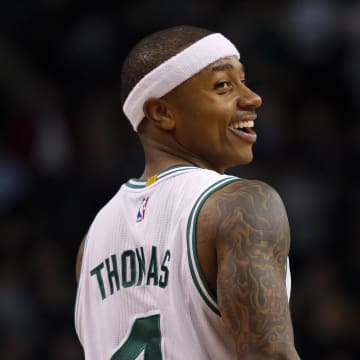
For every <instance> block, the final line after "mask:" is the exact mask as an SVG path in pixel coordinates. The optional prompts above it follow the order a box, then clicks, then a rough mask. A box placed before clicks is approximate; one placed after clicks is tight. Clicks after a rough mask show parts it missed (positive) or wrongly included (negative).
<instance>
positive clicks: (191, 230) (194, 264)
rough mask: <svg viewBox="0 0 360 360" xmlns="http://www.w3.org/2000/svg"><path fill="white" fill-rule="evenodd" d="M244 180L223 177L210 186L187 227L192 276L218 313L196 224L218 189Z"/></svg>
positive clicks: (198, 203) (209, 304)
mask: <svg viewBox="0 0 360 360" xmlns="http://www.w3.org/2000/svg"><path fill="white" fill-rule="evenodd" d="M239 180H242V179H240V178H237V177H233V176H231V177H230V176H229V177H227V178H225V179H221V180H219V181H217V182H215V183H214V184H212V185H211V186H210V187H208V188H207V189H206V190H205V191H203V192H202V194H201V195H200V196H199V197H198V198H197V200H196V201H195V204H194V206H193V207H192V209H191V212H190V215H189V219H188V223H187V228H186V239H187V254H188V262H189V267H190V273H191V277H192V279H193V281H194V284H195V287H196V289H197V290H198V292H199V294H200V296H201V297H202V299H203V300H204V301H205V303H206V304H207V305H208V306H209V307H210V309H211V310H212V311H213V312H215V313H216V314H217V315H219V316H221V315H220V311H219V307H218V304H217V297H216V294H214V293H213V292H212V291H211V289H210V288H209V286H208V284H207V282H206V280H205V276H204V274H203V272H202V270H201V267H200V262H199V258H198V253H197V242H196V237H197V234H196V225H197V221H198V217H199V213H200V210H201V209H202V207H203V205H204V203H205V202H206V200H207V199H208V198H209V197H210V196H211V195H212V194H213V193H214V192H216V191H218V190H220V189H221V188H223V187H224V186H226V185H229V184H231V183H233V182H235V181H239Z"/></svg>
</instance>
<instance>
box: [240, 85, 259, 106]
mask: <svg viewBox="0 0 360 360" xmlns="http://www.w3.org/2000/svg"><path fill="white" fill-rule="evenodd" d="M261 104H262V99H261V97H260V96H259V95H258V94H257V93H255V92H254V91H252V90H251V89H249V88H248V87H245V91H242V92H241V94H239V98H238V106H239V108H241V109H257V108H259V107H260V106H261Z"/></svg>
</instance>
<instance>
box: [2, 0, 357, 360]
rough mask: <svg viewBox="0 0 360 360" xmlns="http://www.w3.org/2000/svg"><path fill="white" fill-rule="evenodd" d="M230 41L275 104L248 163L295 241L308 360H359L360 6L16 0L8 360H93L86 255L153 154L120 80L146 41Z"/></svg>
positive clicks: (7, 43) (8, 187)
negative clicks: (88, 349)
mask: <svg viewBox="0 0 360 360" xmlns="http://www.w3.org/2000/svg"><path fill="white" fill-rule="evenodd" d="M178 24H190V25H196V26H201V27H205V28H209V29H211V30H214V31H219V32H222V33H224V34H225V35H226V36H227V37H229V38H230V39H232V41H233V42H234V43H235V44H236V45H237V46H238V48H239V50H240V53H241V58H242V62H243V63H244V64H245V67H246V74H247V83H248V84H249V86H251V87H252V88H254V89H255V90H256V91H257V92H258V93H259V94H260V95H261V96H262V99H263V106H262V108H261V109H260V110H259V112H258V120H257V121H256V131H257V132H258V136H259V137H258V142H257V144H256V145H255V147H254V153H255V158H254V161H253V163H252V164H251V165H249V166H245V167H238V168H234V169H231V170H230V171H229V173H232V174H236V175H238V176H240V177H246V178H257V179H261V180H264V181H266V182H268V183H270V184H271V185H272V186H273V187H275V188H276V189H277V190H278V191H279V192H280V194H281V196H282V197H283V200H284V203H285V206H286V207H287V210H288V214H289V220H290V225H291V231H292V249H291V256H290V260H291V269H292V277H293V292H292V299H291V309H292V314H293V322H294V328H295V340H296V345H297V348H298V351H299V354H300V356H301V357H302V359H322V360H352V359H360V345H359V344H360V326H359V324H360V308H359V301H360V296H359V295H360V293H359V286H358V283H359V280H358V278H359V276H360V259H359V255H360V221H359V216H360V211H359V208H360V206H359V203H360V187H359V185H360V181H359V180H360V176H359V175H360V160H359V159H360V157H359V155H360V122H359V114H360V111H359V110H360V103H359V101H358V99H359V97H360V2H359V1H356V0H352V1H351V0H338V1H336V0H332V1H331V0H288V1H280V0H274V1H266V0H253V1H250V2H240V1H235V0H222V1H220V0H212V1H211V0H172V1H168V0H154V1H144V0H138V1H132V2H130V1H123V2H120V1H118V2H110V1H105V0H104V1H103V2H101V3H100V2H85V1H70V0H32V1H28V0H13V1H10V0H5V1H2V2H1V4H0V116H1V117H0V359H2V360H10V359H11V360H22V359H26V360H33V359H34V360H35V359H54V360H57V359H68V360H75V359H82V358H83V355H82V350H81V347H80V344H79V342H78V340H77V338H76V334H75V331H74V325H73V311H74V301H75V293H76V281H75V259H76V253H77V249H78V246H79V244H80V242H81V240H82V238H83V237H84V235H85V233H86V231H87V228H88V226H89V225H90V223H91V221H92V219H93V217H94V216H95V214H96V212H97V211H98V210H99V209H100V208H101V207H102V206H103V205H104V204H105V202H106V201H107V200H108V199H109V198H110V197H111V196H112V195H113V194H114V193H115V192H116V191H117V189H118V188H119V186H120V185H121V183H122V182H124V181H125V180H127V179H128V178H130V177H138V176H140V175H141V171H142V164H143V157H142V150H141V147H140V145H139V142H138V140H137V138H136V135H135V134H134V133H133V131H132V130H131V127H130V125H129V124H128V121H127V120H126V119H125V117H124V115H123V114H122V111H121V104H120V100H119V99H120V72H121V63H122V61H123V59H124V57H125V56H126V54H127V52H128V51H129V49H130V48H131V46H132V45H134V43H135V42H137V41H138V40H139V39H140V38H142V37H143V36H144V35H146V34H148V33H150V32H153V31H156V30H158V29H163V28H166V27H169V26H173V25H178Z"/></svg>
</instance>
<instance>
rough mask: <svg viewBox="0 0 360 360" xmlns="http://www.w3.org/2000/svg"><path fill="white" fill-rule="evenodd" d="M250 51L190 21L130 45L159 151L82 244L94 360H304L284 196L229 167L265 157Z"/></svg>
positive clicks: (133, 79)
mask: <svg viewBox="0 0 360 360" xmlns="http://www.w3.org/2000/svg"><path fill="white" fill-rule="evenodd" d="M239 59H240V55H239V53H238V51H237V49H236V48H235V46H234V45H233V44H232V43H231V42H230V41H229V40H228V39H226V38H225V37H224V36H222V35H221V34H218V33H210V32H209V31H207V30H204V29H199V28H194V27H189V26H180V27H175V28H171V29H167V30H164V31H161V32H158V33H155V34H152V35H150V36H148V37H146V38H145V39H144V40H142V41H141V42H140V43H139V44H138V45H136V46H135V47H134V48H133V50H132V51H131V52H130V54H129V55H128V57H127V59H126V61H125V63H124V66H123V72H122V91H123V100H124V105H123V109H124V112H125V114H126V116H127V117H128V119H129V121H130V122H131V124H132V126H133V128H134V130H135V131H136V132H137V133H138V135H139V137H140V140H141V143H142V145H143V148H144V152H145V160H146V161H145V167H144V172H143V174H142V176H141V177H140V178H138V179H131V180H129V181H128V182H127V183H126V184H123V185H122V186H121V188H120V190H119V191H118V193H117V194H116V195H115V196H114V197H113V198H112V199H111V200H110V201H109V203H108V204H107V205H106V206H105V207H104V208H103V209H102V210H101V211H100V212H99V213H98V215H97V216H96V218H95V220H94V221H93V223H92V225H91V227H90V229H89V232H88V234H87V236H86V239H85V241H84V245H83V246H82V247H81V248H80V251H79V255H78V264H77V273H78V278H79V287H78V295H77V303H76V313H75V322H76V329H77V333H78V336H79V338H80V341H81V344H82V346H83V348H84V352H85V357H86V359H87V360H109V359H111V360H120V359H121V360H135V359H146V360H159V359H167V360H205V359H214V360H228V359H243V360H245V359H246V360H247V359H251V360H262V359H291V360H295V359H299V356H298V355H297V353H296V350H295V347H294V340H293V329H292V324H291V318H290V312H289V305H288V296H289V292H290V274H289V271H288V266H287V256H288V252H289V246H290V238H289V226H288V220H287V215H286V212H285V209H284V206H283V203H282V201H281V199H280V197H279V195H278V194H277V193H276V192H275V191H274V190H273V189H272V188H271V187H270V186H268V185H267V184H265V183H263V182H261V181H253V180H244V179H239V178H237V177H234V176H228V175H224V171H225V170H226V169H227V168H229V167H232V166H235V165H239V164H247V163H249V162H250V161H251V160H252V157H253V154H252V147H253V144H254V143H255V141H256V133H255V131H254V130H253V127H254V125H255V120H256V112H255V111H256V109H257V108H258V107H259V106H260V105H261V98H260V97H259V96H258V95H257V94H256V93H254V92H253V91H252V90H251V89H249V88H248V87H247V85H246V83H245V72H244V67H243V65H242V63H241V62H240V61H239ZM81 262H82V265H81V271H80V263H81Z"/></svg>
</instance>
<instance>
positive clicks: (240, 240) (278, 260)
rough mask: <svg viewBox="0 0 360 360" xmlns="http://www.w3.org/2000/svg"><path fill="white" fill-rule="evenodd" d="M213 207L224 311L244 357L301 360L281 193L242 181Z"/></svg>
mask: <svg viewBox="0 0 360 360" xmlns="http://www.w3.org/2000/svg"><path fill="white" fill-rule="evenodd" d="M211 204H212V206H211V208H212V211H213V212H214V213H213V218H215V219H218V220H217V223H216V247H217V259H218V278H217V293H218V301H219V307H220V311H221V314H222V318H223V320H224V323H225V326H226V328H227V329H228V331H229V332H230V334H231V335H232V337H233V338H234V340H235V344H236V351H237V354H238V356H239V358H241V359H248V358H249V359H254V360H255V359H299V357H298V355H297V353H296V350H295V348H294V339H293V329H292V324H291V318H290V310H289V304H288V299H287V295H286V284H285V263H286V258H287V255H288V252H289V246H290V235H289V225H288V220H287V215H286V211H285V209H284V206H283V203H282V201H281V199H280V197H279V195H278V194H277V193H276V191H274V190H273V189H272V188H271V187H269V186H268V185H266V184H264V183H262V182H257V181H241V182H236V183H234V184H231V185H229V186H228V187H226V188H224V189H223V190H221V191H219V192H218V193H217V194H216V198H215V199H214V201H212V203H211Z"/></svg>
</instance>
